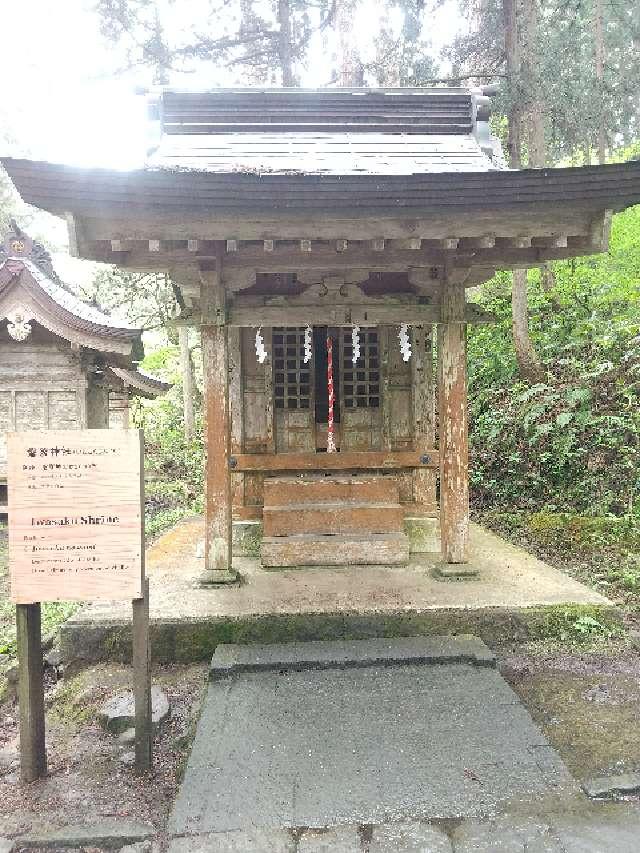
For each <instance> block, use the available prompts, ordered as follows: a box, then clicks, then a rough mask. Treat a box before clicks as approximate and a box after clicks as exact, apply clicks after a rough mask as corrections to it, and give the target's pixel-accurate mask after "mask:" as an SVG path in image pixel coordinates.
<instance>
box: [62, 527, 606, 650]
mask: <svg viewBox="0 0 640 853" xmlns="http://www.w3.org/2000/svg"><path fill="white" fill-rule="evenodd" d="M427 521H428V520H427ZM432 524H435V522H432ZM435 530H436V528H435V527H432V529H431V530H429V528H428V527H427V528H426V529H424V528H423V529H422V531H421V533H420V536H418V537H416V536H415V535H412V536H411V538H412V541H413V543H414V545H415V543H416V541H417V540H420V544H418V545H417V547H418V548H420V549H421V550H422V553H413V554H412V556H411V560H410V563H409V565H408V566H405V567H384V566H355V567H352V568H338V567H329V568H321V567H318V568H315V567H314V568H305V569H286V570H278V571H275V572H274V571H265V570H264V569H262V568H261V566H260V564H259V561H258V559H257V557H256V558H252V557H246V556H245V557H236V558H235V559H234V569H235V570H237V571H238V572H239V573H240V577H241V582H240V583H239V584H236V585H232V586H223V587H218V588H209V589H202V588H200V587H199V586H198V582H197V579H198V577H199V576H200V574H201V573H202V570H203V560H202V559H199V558H198V557H197V556H196V553H197V551H198V547H197V546H198V542H200V541H201V540H202V538H203V521H202V519H200V518H196V519H189V520H186V521H183V522H182V523H180V524H179V525H177V526H176V527H175V528H174V529H173V530H171V531H169V532H168V533H166V534H165V535H164V536H162V537H161V538H160V539H159V540H158V541H157V542H156V543H154V544H153V545H152V546H151V548H150V549H149V550H148V553H147V573H148V576H149V580H150V617H151V630H152V646H153V655H154V658H155V659H156V660H157V661H161V662H172V661H192V660H207V659H208V658H210V656H211V654H212V653H213V651H214V650H215V648H216V646H217V645H218V644H219V643H221V642H234V643H260V642H262V643H264V642H290V641H294V640H297V641H304V640H316V639H358V638H366V637H383V636H413V635H416V634H453V633H472V634H475V635H477V636H479V637H481V638H482V639H483V640H485V642H488V643H489V644H494V643H500V642H503V641H509V640H526V639H528V638H532V637H536V636H539V635H548V634H549V632H550V631H553V625H554V624H557V622H558V620H560V621H562V620H563V619H565V618H567V607H570V608H572V610H571V615H572V616H573V618H577V616H578V615H579V614H580V613H581V612H585V613H588V614H590V615H593V613H594V609H596V608H597V609H598V612H599V618H603V619H605V618H606V619H609V620H611V619H614V620H615V619H618V618H619V617H618V615H617V611H616V610H615V608H614V607H613V605H612V604H611V603H610V602H609V601H608V600H607V599H606V598H604V597H603V596H602V595H599V594H598V593H597V592H594V591H593V590H590V589H588V588H587V587H585V586H584V585H582V584H580V583H578V582H577V581H575V580H572V579H571V578H569V577H567V576H566V575H565V574H563V573H562V572H559V571H557V570H556V569H554V568H552V567H551V566H549V565H547V564H546V563H543V562H541V561H540V560H538V559H536V558H535V557H533V556H531V555H530V554H528V553H526V552H525V551H523V550H522V549H520V548H517V547H515V546H513V545H511V544H509V543H507V542H505V541H504V540H503V539H501V538H500V537H498V536H495V535H494V534H492V533H490V532H489V531H487V530H486V529H484V528H482V527H480V526H478V525H472V529H471V564H470V565H471V568H472V569H474V570H475V571H476V572H477V577H473V578H466V579H461V580H455V581H453V580H444V579H441V578H438V577H437V569H438V565H439V554H438V553H437V548H438V542H437V538H436V536H435ZM414 550H415V547H414ZM61 644H62V649H63V653H64V655H65V658H66V659H67V660H74V659H84V660H88V661H96V660H101V659H108V658H111V659H114V660H128V659H129V657H130V653H131V606H130V605H128V604H127V603H126V602H122V603H117V602H116V603H109V602H103V603H99V604H91V605H88V606H85V607H83V608H82V609H81V610H80V611H79V612H78V613H77V614H75V615H74V616H73V617H72V618H71V619H69V620H68V621H67V622H66V623H65V625H64V626H63V629H62V634H61Z"/></svg>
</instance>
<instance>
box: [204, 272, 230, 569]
mask: <svg viewBox="0 0 640 853" xmlns="http://www.w3.org/2000/svg"><path fill="white" fill-rule="evenodd" d="M200 302H201V306H202V322H203V326H202V359H203V381H204V408H205V427H204V429H205V448H206V452H207V463H206V468H205V540H204V543H205V545H204V556H205V576H204V577H203V581H204V582H205V583H225V582H228V581H230V580H233V579H235V578H234V576H233V575H232V573H231V530H232V527H231V525H232V509H231V500H232V498H231V472H230V464H229V459H230V456H231V423H230V417H229V343H228V335H227V326H226V305H225V293H224V287H223V284H222V276H221V257H219V258H218V261H217V263H216V266H215V269H214V270H208V271H206V272H203V274H202V284H201V297H200Z"/></svg>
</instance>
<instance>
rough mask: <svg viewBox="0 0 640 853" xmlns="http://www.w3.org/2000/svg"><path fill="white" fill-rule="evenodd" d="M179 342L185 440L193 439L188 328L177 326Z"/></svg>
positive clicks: (193, 422) (193, 423)
mask: <svg viewBox="0 0 640 853" xmlns="http://www.w3.org/2000/svg"><path fill="white" fill-rule="evenodd" d="M178 340H179V342H180V372H181V373H182V406H183V412H184V437H185V438H186V440H187V441H191V440H192V439H193V435H194V431H195V419H194V414H193V384H194V383H193V365H192V363H191V351H190V350H189V328H188V327H187V326H180V327H179V328H178Z"/></svg>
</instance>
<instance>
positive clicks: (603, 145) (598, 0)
mask: <svg viewBox="0 0 640 853" xmlns="http://www.w3.org/2000/svg"><path fill="white" fill-rule="evenodd" d="M603 17H604V11H603V2H602V0H594V3H593V20H592V25H593V44H594V55H595V66H596V84H597V92H596V97H597V103H598V107H597V111H596V122H597V125H598V129H597V140H598V163H604V162H605V160H606V156H607V138H606V133H605V128H604V23H603Z"/></svg>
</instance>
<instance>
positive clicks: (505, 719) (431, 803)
mask: <svg viewBox="0 0 640 853" xmlns="http://www.w3.org/2000/svg"><path fill="white" fill-rule="evenodd" d="M296 648H297V649H298V652H297V654H293V653H292V647H291V646H272V647H269V646H266V647H240V646H238V647H229V646H227V647H220V648H219V651H217V652H216V655H215V656H214V660H213V664H212V681H211V684H210V686H209V690H208V693H207V697H206V699H205V703H204V707H203V711H202V715H201V718H200V721H199V724H198V730H197V734H196V738H195V742H194V746H193V750H192V753H191V756H190V760H189V763H188V767H187V771H186V775H185V779H184V782H183V785H182V787H181V790H180V793H179V796H178V799H177V801H176V803H175V806H174V809H173V813H172V815H171V819H170V825H169V831H170V833H171V835H172V836H173V841H172V846H171V853H191V851H196V850H205V849H206V850H211V851H214V850H238V851H240V850H247V851H248V850H251V851H256V853H258V851H263V850H264V851H279V850H283V851H285V850H287V851H289V850H291V851H297V853H305V851H306V853H313V851H321V850H327V851H329V850H333V851H358V853H360V851H369V853H373V851H390V853H391V851H423V853H424V851H435V853H439V851H443V853H452V851H454V853H467V851H472V850H473V851H487V853H489V851H492V853H493V851H496V853H499V851H503V850H504V851H512V850H513V851H525V850H526V851H528V853H532V852H533V851H541V853H546V851H549V853H577V851H584V853H587V851H589V853H591V851H605V850H612V849H615V850H616V851H620V853H627V851H628V853H632V851H637V850H639V849H640V841H638V839H639V838H640V817H638V816H637V815H636V816H635V823H634V822H633V821H631V822H630V823H629V822H628V821H627V823H628V826H627V825H626V823H624V822H623V824H622V826H620V820H619V816H617V815H615V814H614V815H613V817H611V813H607V814H609V817H610V823H609V824H606V821H605V824H604V828H603V827H602V826H601V824H602V821H603V820H604V817H603V816H602V815H599V814H596V816H595V817H594V814H593V812H592V809H593V807H592V806H591V805H590V804H588V803H587V801H586V799H585V798H584V797H583V795H582V794H581V792H580V790H579V788H578V786H577V785H576V784H575V782H574V781H573V779H572V778H571V776H570V775H569V773H568V771H567V770H566V768H565V766H564V765H563V763H562V761H561V760H560V758H559V756H558V755H557V753H555V751H554V750H553V749H552V748H551V747H550V746H549V744H548V743H547V741H546V740H545V738H544V737H543V736H542V734H541V733H540V732H539V731H538V729H537V728H536V727H535V726H534V724H533V722H532V720H531V718H530V717H529V715H528V713H527V712H526V711H525V709H524V708H523V707H522V705H521V704H520V702H519V700H518V698H517V696H516V695H515V693H514V692H513V691H512V690H511V688H510V687H509V686H508V685H507V684H506V682H505V681H504V680H503V679H502V678H501V676H500V675H499V673H498V672H497V671H496V670H495V668H493V667H492V665H491V664H492V657H491V653H490V652H489V650H488V649H487V648H486V646H484V644H483V643H481V642H480V641H478V640H474V639H472V638H464V639H462V640H461V641H460V642H457V641H456V640H455V638H415V639H413V640H410V641H408V640H403V641H392V640H384V641H381V640H373V641H371V640H362V641H354V642H340V643H335V644H334V643H330V642H324V643H312V644H298V645H297V647H296ZM549 802H551V803H552V804H553V807H552V808H551V809H549V807H548V806H547V807H545V808H546V812H544V813H543V811H544V810H543V804H544V803H547V804H548V803H549ZM567 803H571V804H572V810H573V811H572V810H571V809H568V807H567V806H566V804H567ZM558 804H562V807H561V808H559V809H558V808H556V806H558ZM510 810H511V811H512V812H514V810H515V812H514V814H515V813H516V812H517V815H516V816H515V817H512V818H509V817H508V814H509V811H510ZM532 814H533V815H534V818H533V819H532ZM549 814H551V817H549ZM576 814H577V817H576ZM496 815H506V817H504V818H503V819H502V823H500V820H497V819H496ZM572 815H573V817H572ZM605 816H606V815H605ZM574 818H575V819H574ZM491 819H493V822H492V820H491ZM496 820H497V822H496ZM572 821H573V822H572ZM590 821H591V823H589V822H590ZM594 821H595V823H594ZM586 826H591V828H590V829H585V832H583V834H582V836H580V835H579V834H577V833H579V832H582V828H584V827H586ZM598 826H599V827H600V828H599V829H598ZM614 830H616V831H618V832H619V833H622V834H620V835H619V837H618V839H617V846H615V845H613V846H607V845H605V846H593V844H591V846H589V844H590V843H591V842H589V840H588V839H589V838H600V839H601V840H600V841H597V844H601V845H602V844H604V840H603V839H604V838H606V837H609V836H611V832H613V831H614ZM598 832H600V836H598ZM585 833H586V834H585ZM611 837H615V836H611ZM631 837H633V839H634V842H633V843H634V844H636V846H635V847H632V846H629V844H630V843H631V841H630V839H631ZM581 838H582V840H581ZM572 839H573V840H572ZM576 839H577V840H576ZM498 842H500V843H499V844H498ZM571 845H573V846H571ZM576 845H577V846H576ZM580 845H582V846H580ZM585 845H587V846H585ZM625 845H626V846H625Z"/></svg>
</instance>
